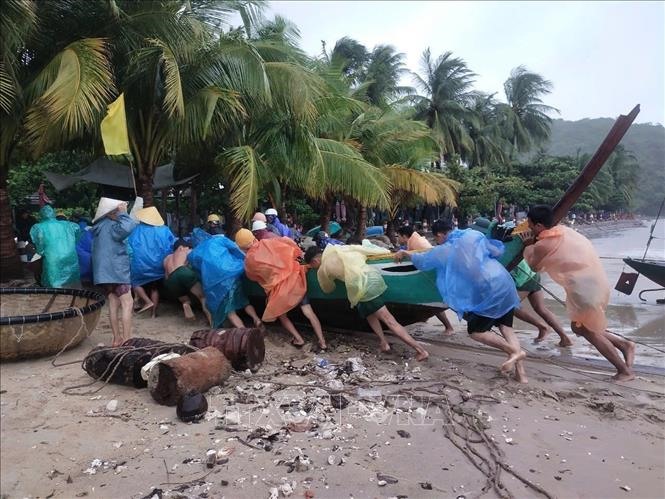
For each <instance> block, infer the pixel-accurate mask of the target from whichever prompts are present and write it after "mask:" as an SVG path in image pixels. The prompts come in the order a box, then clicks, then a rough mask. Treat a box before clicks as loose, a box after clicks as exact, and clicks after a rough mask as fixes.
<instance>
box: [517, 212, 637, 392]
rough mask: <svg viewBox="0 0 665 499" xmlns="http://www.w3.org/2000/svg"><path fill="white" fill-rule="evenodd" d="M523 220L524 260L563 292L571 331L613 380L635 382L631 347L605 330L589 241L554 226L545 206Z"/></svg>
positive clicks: (604, 295)
mask: <svg viewBox="0 0 665 499" xmlns="http://www.w3.org/2000/svg"><path fill="white" fill-rule="evenodd" d="M527 219H528V221H529V229H530V232H527V233H522V234H519V236H520V238H521V239H522V240H523V241H524V244H525V245H527V247H526V248H524V259H525V260H526V261H527V263H528V264H529V266H531V268H532V269H533V270H535V271H536V272H538V271H542V272H547V273H548V274H549V276H550V277H551V278H552V280H554V281H555V282H557V283H558V284H560V285H561V286H562V287H563V289H564V290H565V291H566V310H567V311H568V315H569V316H570V320H571V325H570V326H571V328H572V330H573V332H574V333H575V334H577V335H578V336H583V337H584V338H586V339H587V340H588V341H589V343H591V344H592V345H593V346H594V347H596V349H597V350H598V351H599V352H600V353H601V354H602V355H603V357H605V358H606V359H607V360H609V361H610V363H612V365H613V366H614V367H615V368H616V370H617V374H616V375H615V376H614V379H615V380H617V381H629V380H631V379H634V378H635V374H634V373H633V371H632V366H633V360H634V358H635V344H634V343H633V342H632V341H628V340H626V339H624V338H621V337H620V336H617V335H615V334H612V333H610V332H609V331H607V330H606V328H607V318H606V317H605V310H606V309H607V304H608V303H609V299H610V286H609V283H608V282H607V277H606V276H605V271H604V270H603V267H602V265H601V263H600V259H599V258H598V255H597V254H596V251H595V250H594V248H593V245H592V244H591V242H590V241H589V240H588V239H587V238H586V237H584V236H583V235H581V234H579V233H578V232H575V231H574V230H573V229H571V228H569V227H564V226H563V225H556V226H555V225H554V216H553V213H552V208H550V207H549V206H544V205H541V206H534V207H533V208H531V210H529V213H528V214H527ZM534 237H535V239H534ZM617 350H619V351H620V352H621V355H619V353H617ZM622 357H623V358H622Z"/></svg>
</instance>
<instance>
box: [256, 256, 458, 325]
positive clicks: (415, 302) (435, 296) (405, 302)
mask: <svg viewBox="0 0 665 499" xmlns="http://www.w3.org/2000/svg"><path fill="white" fill-rule="evenodd" d="M367 263H368V264H370V265H372V266H375V268H378V269H380V271H381V274H382V275H383V279H384V280H385V282H386V286H387V287H388V289H387V290H386V292H385V293H384V294H383V295H382V298H383V300H384V301H385V303H386V305H387V307H388V309H389V310H390V311H391V313H392V314H393V315H394V316H395V319H397V321H398V322H399V323H400V324H402V325H409V324H414V323H416V322H425V321H427V320H428V319H429V318H430V317H432V316H433V315H435V314H436V313H437V312H441V311H443V310H445V309H446V308H447V307H446V305H445V304H444V303H443V301H442V300H441V295H440V294H439V291H438V289H437V288H436V274H435V273H434V272H422V271H420V270H417V269H416V268H415V267H414V266H413V265H412V264H411V263H409V262H402V263H395V262H394V261H393V260H392V258H390V257H388V258H381V259H374V260H371V261H368V262H367ZM244 285H245V291H246V292H247V295H248V296H249V298H250V300H251V302H252V304H253V305H254V306H255V307H257V308H258V310H259V313H261V312H262V311H263V308H264V307H265V293H264V291H263V289H262V288H261V287H260V286H259V285H258V284H257V283H255V282H253V281H250V280H248V279H246V278H245V283H244ZM307 296H308V298H309V300H310V303H311V305H312V308H313V309H314V311H315V312H316V314H317V316H318V317H319V320H320V321H321V322H322V323H323V324H325V325H326V326H327V327H331V328H339V329H359V330H369V325H368V324H367V321H366V320H364V319H363V318H361V317H360V315H359V314H358V312H357V311H356V309H355V308H351V306H350V304H349V300H348V298H347V293H346V286H345V285H344V283H343V282H341V281H335V289H334V290H333V291H332V292H331V293H324V292H323V290H322V289H321V287H320V286H319V281H318V279H317V278H316V271H315V270H309V271H308V272H307ZM292 313H293V314H294V318H297V319H303V320H305V319H304V317H302V314H300V311H299V310H294V311H293V312H292ZM305 322H306V321H305Z"/></svg>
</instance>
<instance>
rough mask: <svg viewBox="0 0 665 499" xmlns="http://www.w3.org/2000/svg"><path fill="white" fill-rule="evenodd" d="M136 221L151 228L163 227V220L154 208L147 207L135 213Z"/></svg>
mask: <svg viewBox="0 0 665 499" xmlns="http://www.w3.org/2000/svg"><path fill="white" fill-rule="evenodd" d="M136 219H137V220H138V221H139V222H143V223H144V224H148V225H152V226H153V227H161V226H162V225H164V219H163V218H162V216H161V215H160V214H159V211H157V208H155V207H154V206H148V207H147V208H143V209H142V210H139V211H137V212H136Z"/></svg>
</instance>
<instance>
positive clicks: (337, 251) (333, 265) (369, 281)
mask: <svg viewBox="0 0 665 499" xmlns="http://www.w3.org/2000/svg"><path fill="white" fill-rule="evenodd" d="M383 254H385V255H389V254H390V251H388V250H387V249H384V248H379V247H378V246H374V245H372V244H369V245H368V244H363V245H362V246H359V245H351V246H334V245H332V244H329V245H328V246H326V249H325V250H324V251H323V255H322V256H321V266H320V267H319V270H318V272H317V274H316V276H317V278H318V280H319V286H321V289H322V290H323V292H324V293H331V292H332V291H333V290H334V289H335V279H337V280H339V281H342V282H343V283H344V284H346V292H347V296H348V298H349V302H350V303H351V307H355V306H356V305H357V304H358V302H365V301H370V300H373V299H374V298H378V297H379V296H381V295H382V294H383V293H384V291H385V290H386V289H387V288H388V287H387V286H386V283H385V282H384V280H383V277H382V276H381V272H380V271H379V270H378V269H376V268H373V267H372V266H371V265H368V264H367V263H366V260H367V257H368V256H370V255H383Z"/></svg>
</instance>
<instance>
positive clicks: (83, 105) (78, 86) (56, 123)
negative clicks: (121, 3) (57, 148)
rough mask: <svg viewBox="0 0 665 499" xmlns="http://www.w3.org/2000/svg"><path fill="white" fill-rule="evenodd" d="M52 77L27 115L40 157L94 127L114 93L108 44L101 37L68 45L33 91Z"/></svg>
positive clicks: (30, 138) (31, 140) (31, 139)
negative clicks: (47, 149)
mask: <svg viewBox="0 0 665 499" xmlns="http://www.w3.org/2000/svg"><path fill="white" fill-rule="evenodd" d="M56 68H57V69H56ZM53 74H55V79H53V80H52V82H51V83H50V85H49V86H48V88H46V90H45V91H44V93H43V94H42V95H41V96H40V97H39V98H38V99H37V100H36V102H34V104H33V105H32V106H31V107H30V108H29V109H28V111H27V114H26V119H25V127H26V131H27V138H28V142H29V144H30V147H31V149H32V150H33V151H34V152H35V153H37V154H38V153H41V152H43V151H44V149H45V148H46V147H48V146H50V145H52V144H55V143H57V142H59V141H66V140H68V139H71V138H73V137H75V136H77V135H80V134H81V133H83V132H84V131H85V130H86V129H91V128H93V127H94V126H95V125H96V124H97V123H98V121H99V119H100V118H101V115H102V113H103V111H104V110H105V108H106V104H107V103H108V102H109V100H110V99H111V96H112V95H113V93H114V90H115V89H114V85H113V75H112V73H111V68H110V64H109V53H108V49H107V45H106V41H105V40H103V39H100V38H86V39H83V40H79V41H77V42H74V43H72V44H70V45H68V46H67V47H66V48H65V49H64V50H63V51H62V52H60V53H59V54H58V55H56V57H55V58H54V59H53V60H52V62H51V63H50V64H48V65H47V67H46V68H45V69H44V71H43V72H42V74H40V75H39V76H38V77H37V78H36V80H35V87H34V88H40V87H42V86H44V85H45V83H46V82H50V81H51V79H52V76H53Z"/></svg>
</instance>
